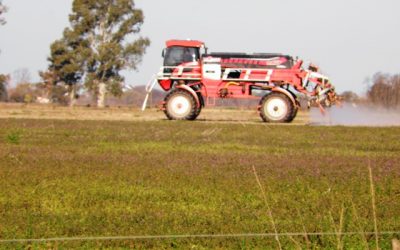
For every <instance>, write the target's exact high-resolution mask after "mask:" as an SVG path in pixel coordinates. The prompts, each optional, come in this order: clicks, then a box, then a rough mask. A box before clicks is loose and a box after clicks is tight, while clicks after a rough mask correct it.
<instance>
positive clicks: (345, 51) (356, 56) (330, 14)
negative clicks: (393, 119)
mask: <svg viewBox="0 0 400 250" xmlns="http://www.w3.org/2000/svg"><path fill="white" fill-rule="evenodd" d="M135 2H136V4H137V6H138V7H140V8H142V9H143V11H144V14H145V17H146V19H145V24H144V25H143V28H142V35H144V36H147V37H149V38H150V39H151V41H152V45H151V47H150V48H149V49H148V51H147V54H146V55H145V56H144V57H143V63H142V64H141V65H140V67H139V69H138V71H131V72H126V73H125V75H126V82H127V83H128V84H131V85H142V84H146V82H147V81H148V80H149V78H150V77H151V75H152V74H154V73H156V72H157V71H158V68H159V67H160V66H161V63H162V59H161V50H162V49H163V47H164V43H165V41H166V40H168V39H171V38H179V39H187V38H191V39H197V40H202V41H204V42H205V43H206V44H207V46H208V47H209V50H210V52H213V51H214V52H216V51H218V52H223V51H226V52H271V53H272V52H274V53H275V52H276V53H285V54H290V55H292V56H299V57H300V58H302V59H304V60H305V61H307V62H310V61H312V62H314V63H316V64H319V65H320V67H321V69H322V71H323V73H325V74H327V75H328V76H329V77H330V78H331V79H332V81H333V83H334V85H336V87H337V90H338V92H342V91H345V90H352V91H355V92H357V93H359V94H362V93H363V92H365V90H366V88H367V86H366V84H365V83H364V82H365V79H366V78H367V77H371V76H372V75H373V74H374V73H376V72H378V71H381V72H387V73H400V63H399V62H400V60H399V59H400V32H399V28H400V15H399V14H398V12H399V10H400V1H398V0H359V1H358V0H297V1H295V0H281V1H277V0H247V1H239V0H201V1H199V0H168V1H167V0H136V1H135ZM3 3H4V4H6V5H8V7H9V12H8V13H7V14H6V15H5V17H6V19H7V22H8V23H7V24H6V25H5V26H1V27H0V49H1V54H0V73H13V72H14V71H15V70H18V69H21V68H27V69H29V71H30V72H31V75H32V78H33V80H38V79H39V78H38V76H37V75H38V74H37V72H38V71H39V70H45V69H46V67H47V61H46V58H47V56H48V55H49V45H50V43H51V42H52V41H54V40H55V39H58V38H60V37H61V35H62V31H63V29H64V28H65V27H66V26H67V25H68V15H69V14H70V11H71V5H72V0H36V1H28V0H3Z"/></svg>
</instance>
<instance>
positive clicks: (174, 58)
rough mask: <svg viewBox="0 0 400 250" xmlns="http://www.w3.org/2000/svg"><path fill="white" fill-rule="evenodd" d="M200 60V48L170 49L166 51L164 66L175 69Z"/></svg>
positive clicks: (176, 47)
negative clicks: (183, 64)
mask: <svg viewBox="0 0 400 250" xmlns="http://www.w3.org/2000/svg"><path fill="white" fill-rule="evenodd" d="M199 58H200V53H199V49H198V48H190V47H178V46H175V47H170V48H167V49H166V51H165V56H164V66H169V67H174V66H178V65H180V64H182V63H186V62H196V61H198V60H199Z"/></svg>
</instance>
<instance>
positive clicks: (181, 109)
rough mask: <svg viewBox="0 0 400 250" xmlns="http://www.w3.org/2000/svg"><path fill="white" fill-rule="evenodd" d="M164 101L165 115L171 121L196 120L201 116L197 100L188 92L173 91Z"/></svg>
mask: <svg viewBox="0 0 400 250" xmlns="http://www.w3.org/2000/svg"><path fill="white" fill-rule="evenodd" d="M164 101H165V110H164V113H165V115H166V116H167V118H168V119H170V120H195V119H196V118H197V116H198V115H199V114H200V110H199V108H197V105H196V100H195V99H194V97H193V96H192V94H190V93H189V92H187V91H186V90H182V89H175V90H172V91H171V92H169V93H168V95H167V96H166V97H165V99H164Z"/></svg>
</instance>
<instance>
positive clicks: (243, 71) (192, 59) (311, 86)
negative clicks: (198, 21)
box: [157, 40, 336, 122]
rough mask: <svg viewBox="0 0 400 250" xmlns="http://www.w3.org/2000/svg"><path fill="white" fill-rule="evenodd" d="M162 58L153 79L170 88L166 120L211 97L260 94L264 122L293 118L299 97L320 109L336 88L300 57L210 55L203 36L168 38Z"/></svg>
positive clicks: (191, 115)
mask: <svg viewBox="0 0 400 250" xmlns="http://www.w3.org/2000/svg"><path fill="white" fill-rule="evenodd" d="M201 50H205V53H204V54H202V55H201V54H200V51H201ZM163 57H164V66H163V67H162V68H161V70H160V72H159V74H158V75H157V81H158V83H159V84H160V86H161V87H162V88H163V89H164V90H165V91H169V93H168V94H167V96H166V97H165V100H164V103H163V106H162V109H163V110H164V112H165V114H166V115H167V117H168V118H169V119H178V120H194V119H196V117H197V116H198V115H199V114H200V112H201V108H202V107H204V106H205V105H206V104H209V103H215V98H241V99H260V105H259V111H260V115H261V118H262V119H263V120H264V121H266V122H290V121H292V120H293V119H294V118H295V116H296V114H297V110H298V108H299V106H300V104H299V101H298V97H300V96H304V97H306V98H307V99H308V101H309V103H310V104H315V105H318V106H320V107H321V109H322V110H323V108H322V106H321V105H325V106H330V105H332V104H334V103H335V102H336V94H335V90H334V87H333V86H332V85H331V84H330V82H329V79H328V78H327V77H326V76H324V75H322V74H320V73H318V68H317V67H316V66H314V65H310V67H309V68H308V69H303V68H302V65H303V61H301V60H294V59H293V58H292V57H290V56H287V55H282V54H267V53H259V54H245V53H210V54H208V53H207V49H206V48H205V45H204V43H203V42H201V41H192V40H170V41H167V43H166V49H164V51H163ZM210 99H211V100H213V101H211V102H210V101H209V100H210Z"/></svg>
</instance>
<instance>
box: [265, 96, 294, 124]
mask: <svg viewBox="0 0 400 250" xmlns="http://www.w3.org/2000/svg"><path fill="white" fill-rule="evenodd" d="M296 114H297V109H296V107H294V105H293V102H292V101H291V100H290V99H289V97H287V96H286V95H284V94H282V93H270V94H267V95H265V96H264V97H263V98H262V99H261V101H260V116H261V119H263V121H264V122H271V123H282V122H291V121H292V120H293V119H294V118H295V116H296Z"/></svg>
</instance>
